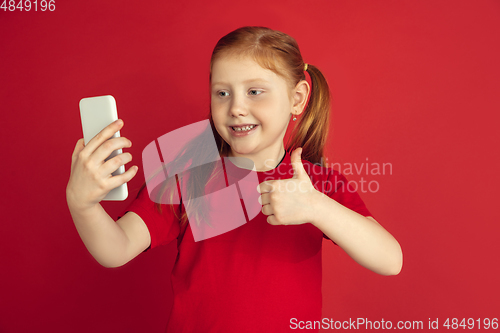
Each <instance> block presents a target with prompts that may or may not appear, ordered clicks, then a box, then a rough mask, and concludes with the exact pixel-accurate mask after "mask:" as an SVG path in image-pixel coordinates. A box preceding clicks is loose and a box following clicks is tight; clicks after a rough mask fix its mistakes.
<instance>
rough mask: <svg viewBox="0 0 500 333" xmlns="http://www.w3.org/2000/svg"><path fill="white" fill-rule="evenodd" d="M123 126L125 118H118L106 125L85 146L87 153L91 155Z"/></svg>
mask: <svg viewBox="0 0 500 333" xmlns="http://www.w3.org/2000/svg"><path fill="white" fill-rule="evenodd" d="M122 126H123V120H121V119H118V120H116V121H114V122H112V123H111V124H109V125H108V126H106V127H104V128H103V129H102V131H100V132H99V133H97V135H96V136H94V137H93V138H92V139H91V140H90V141H89V142H88V143H87V145H86V146H85V150H86V151H87V152H86V153H87V154H88V155H91V154H92V153H93V152H94V151H95V150H96V149H97V148H99V147H100V146H101V145H102V144H103V143H104V142H105V141H106V140H108V139H109V138H111V137H112V136H113V135H114V134H115V133H116V132H118V131H119V130H120V129H121V128H122Z"/></svg>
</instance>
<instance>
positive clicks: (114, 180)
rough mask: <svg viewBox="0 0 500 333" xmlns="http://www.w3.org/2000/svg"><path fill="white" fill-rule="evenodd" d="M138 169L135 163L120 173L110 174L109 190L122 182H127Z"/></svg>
mask: <svg viewBox="0 0 500 333" xmlns="http://www.w3.org/2000/svg"><path fill="white" fill-rule="evenodd" d="M138 170H139V167H138V166H137V165H134V166H133V167H131V168H129V169H128V170H127V171H126V172H124V173H122V174H121V175H118V176H112V177H111V178H109V180H108V184H109V186H110V191H111V190H112V189H114V188H116V187H118V186H120V185H122V184H125V183H128V182H129V181H130V180H131V179H132V178H134V177H135V175H136V174H137V171H138Z"/></svg>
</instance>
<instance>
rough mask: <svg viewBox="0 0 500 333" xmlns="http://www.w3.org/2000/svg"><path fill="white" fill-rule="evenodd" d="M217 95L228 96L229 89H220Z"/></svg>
mask: <svg viewBox="0 0 500 333" xmlns="http://www.w3.org/2000/svg"><path fill="white" fill-rule="evenodd" d="M217 95H219V97H226V96H227V95H229V94H228V92H227V91H219V92H218V93H217Z"/></svg>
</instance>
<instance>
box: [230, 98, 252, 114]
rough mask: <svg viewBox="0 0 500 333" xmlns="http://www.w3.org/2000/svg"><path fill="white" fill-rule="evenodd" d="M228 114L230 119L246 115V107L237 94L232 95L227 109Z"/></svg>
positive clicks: (242, 99)
mask: <svg viewBox="0 0 500 333" xmlns="http://www.w3.org/2000/svg"><path fill="white" fill-rule="evenodd" d="M229 114H230V115H231V116H232V117H244V116H246V115H248V110H247V105H246V104H245V101H244V97H243V96H238V95H237V94H235V95H233V98H232V99H231V105H230V108H229Z"/></svg>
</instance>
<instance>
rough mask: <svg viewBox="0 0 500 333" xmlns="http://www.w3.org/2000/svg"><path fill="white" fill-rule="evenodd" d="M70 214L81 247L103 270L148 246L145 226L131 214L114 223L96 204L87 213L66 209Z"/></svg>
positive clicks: (130, 257)
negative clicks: (85, 249) (83, 247)
mask: <svg viewBox="0 0 500 333" xmlns="http://www.w3.org/2000/svg"><path fill="white" fill-rule="evenodd" d="M70 212H71V216H72V217H73V222H74V223H75V227H76V230H77V231H78V234H79V235H80V238H81V239H82V241H83V243H84V244H85V247H86V248H87V250H88V251H89V252H90V254H91V255H92V256H93V257H94V258H95V259H96V260H97V262H98V263H99V264H101V265H102V266H104V267H118V266H122V265H124V264H126V263H127V262H129V261H130V260H132V259H133V258H135V257H136V256H137V255H139V254H140V253H141V252H143V251H144V250H145V249H146V248H147V247H148V246H149V245H150V243H151V237H150V235H149V231H148V228H147V227H146V224H145V223H144V221H143V220H142V219H141V218H140V217H139V216H138V215H137V214H135V213H133V212H128V213H126V214H125V215H124V216H123V217H122V218H120V219H118V221H116V222H115V221H114V220H113V219H112V218H111V217H110V216H109V215H108V213H106V211H105V210H104V209H103V208H102V206H101V205H100V204H97V205H96V206H94V207H93V208H91V209H89V210H87V211H79V210H75V209H71V208H70Z"/></svg>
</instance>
